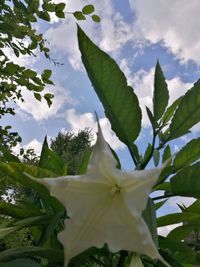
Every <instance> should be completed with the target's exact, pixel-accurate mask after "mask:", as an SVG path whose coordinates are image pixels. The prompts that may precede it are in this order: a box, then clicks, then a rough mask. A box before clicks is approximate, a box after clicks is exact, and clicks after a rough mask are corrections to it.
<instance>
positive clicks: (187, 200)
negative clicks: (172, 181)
mask: <svg viewBox="0 0 200 267" xmlns="http://www.w3.org/2000/svg"><path fill="white" fill-rule="evenodd" d="M195 200H196V199H195V198H193V197H179V196H178V197H171V198H169V200H168V201H167V203H168V204H169V205H170V206H171V207H173V208H176V209H177V211H178V210H179V208H178V206H177V204H180V205H182V204H183V205H184V206H185V207H189V206H190V205H191V204H192V203H193V202H194V201H195ZM179 211H180V210H179Z"/></svg>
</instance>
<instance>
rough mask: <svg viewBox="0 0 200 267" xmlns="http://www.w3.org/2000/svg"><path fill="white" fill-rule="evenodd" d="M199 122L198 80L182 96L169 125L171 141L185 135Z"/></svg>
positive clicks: (199, 84) (199, 87)
mask: <svg viewBox="0 0 200 267" xmlns="http://www.w3.org/2000/svg"><path fill="white" fill-rule="evenodd" d="M199 121H200V80H198V81H197V82H196V83H195V84H194V86H193V87H192V88H191V89H190V90H188V91H187V92H186V94H185V95H184V96H183V98H182V100H181V102H180V104H179V106H178V108H177V110H176V112H175V114H174V116H173V118H172V121H171V124H170V135H169V137H168V138H167V140H173V139H175V138H177V137H179V136H181V135H183V134H185V133H187V132H188V131H189V130H190V128H191V127H193V126H194V125H195V124H196V123H198V122H199Z"/></svg>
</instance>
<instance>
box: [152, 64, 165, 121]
mask: <svg viewBox="0 0 200 267" xmlns="http://www.w3.org/2000/svg"><path fill="white" fill-rule="evenodd" d="M168 100H169V92H168V88H167V83H166V82H165V77H164V75H163V72H162V69H161V67H160V64H159V62H157V64H156V70H155V76H154V92H153V114H154V119H155V120H156V121H158V120H159V119H160V118H161V117H162V115H163V113H164V111H165V109H166V107H167V105H168Z"/></svg>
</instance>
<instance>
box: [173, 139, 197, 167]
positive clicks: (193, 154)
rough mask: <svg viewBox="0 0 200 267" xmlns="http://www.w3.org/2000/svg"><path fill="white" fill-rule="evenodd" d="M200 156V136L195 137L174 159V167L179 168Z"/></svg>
mask: <svg viewBox="0 0 200 267" xmlns="http://www.w3.org/2000/svg"><path fill="white" fill-rule="evenodd" d="M199 158H200V138H197V139H193V140H191V141H190V142H189V143H187V145H185V146H184V147H183V148H182V149H181V150H180V151H179V152H178V153H177V154H176V157H175V159H174V163H173V165H174V167H175V169H176V170H179V169H181V168H183V167H185V166H187V165H190V164H191V163H193V162H195V161H196V160H198V159H199Z"/></svg>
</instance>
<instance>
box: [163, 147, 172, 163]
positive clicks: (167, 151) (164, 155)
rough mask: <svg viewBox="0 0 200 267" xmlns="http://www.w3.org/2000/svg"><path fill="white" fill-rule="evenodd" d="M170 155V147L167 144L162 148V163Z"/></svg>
mask: <svg viewBox="0 0 200 267" xmlns="http://www.w3.org/2000/svg"><path fill="white" fill-rule="evenodd" d="M170 157H171V149H170V146H169V145H167V146H166V147H165V149H164V152H163V155H162V163H164V162H165V161H166V160H167V159H169V158H170ZM170 163H171V160H170V162H169V164H170Z"/></svg>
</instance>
